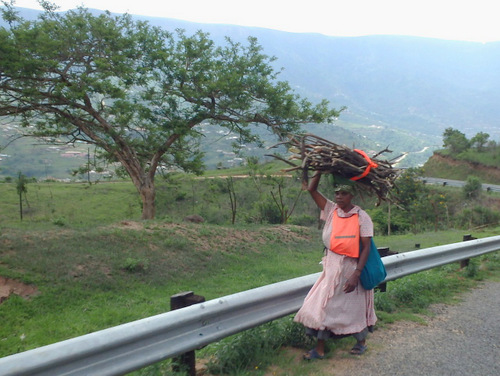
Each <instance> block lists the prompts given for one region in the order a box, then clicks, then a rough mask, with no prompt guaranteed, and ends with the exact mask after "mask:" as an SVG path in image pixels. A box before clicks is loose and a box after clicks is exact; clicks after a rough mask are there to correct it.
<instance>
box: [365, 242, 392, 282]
mask: <svg viewBox="0 0 500 376" xmlns="http://www.w3.org/2000/svg"><path fill="white" fill-rule="evenodd" d="M385 277H387V272H386V270H385V266H384V264H383V262H382V259H381V258H380V254H379V253H378V249H377V247H376V246H375V242H374V241H373V238H371V244H370V253H369V255H368V260H366V264H365V267H364V268H363V271H362V272H361V275H360V277H359V279H360V280H361V284H362V285H363V287H364V288H365V290H371V289H374V288H375V287H376V286H377V285H378V284H379V283H381V282H382V281H383V280H384V279H385Z"/></svg>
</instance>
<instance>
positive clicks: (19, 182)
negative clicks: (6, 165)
mask: <svg viewBox="0 0 500 376" xmlns="http://www.w3.org/2000/svg"><path fill="white" fill-rule="evenodd" d="M16 191H17V194H18V195H19V216H20V218H21V221H22V220H23V194H24V198H25V199H26V200H27V198H26V193H28V180H27V179H26V176H24V175H23V174H22V173H21V172H19V175H18V178H17V179H16Z"/></svg>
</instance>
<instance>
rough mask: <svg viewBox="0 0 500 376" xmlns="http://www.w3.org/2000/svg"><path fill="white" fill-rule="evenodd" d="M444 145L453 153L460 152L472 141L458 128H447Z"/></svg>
mask: <svg viewBox="0 0 500 376" xmlns="http://www.w3.org/2000/svg"><path fill="white" fill-rule="evenodd" d="M443 146H444V147H445V148H446V149H449V150H450V151H451V152H452V153H456V154H459V153H461V152H463V151H466V150H467V149H468V148H469V147H470V141H469V140H468V139H467V137H466V136H465V134H463V133H462V132H460V131H459V130H458V129H453V128H446V129H445V131H444V133H443Z"/></svg>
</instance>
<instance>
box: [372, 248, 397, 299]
mask: <svg viewBox="0 0 500 376" xmlns="http://www.w3.org/2000/svg"><path fill="white" fill-rule="evenodd" d="M377 251H378V253H379V255H380V257H385V256H390V255H396V254H397V252H392V251H391V250H390V249H389V247H378V248H377ZM377 288H378V289H379V290H380V291H381V292H386V291H387V282H384V283H381V284H380V285H378V286H377Z"/></svg>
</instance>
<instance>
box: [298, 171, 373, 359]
mask: <svg viewBox="0 0 500 376" xmlns="http://www.w3.org/2000/svg"><path fill="white" fill-rule="evenodd" d="M320 178H321V174H320V173H316V174H315V175H314V176H313V178H312V179H311V182H310V184H309V185H308V186H307V184H306V183H304V187H303V188H304V189H306V190H308V191H309V193H310V194H311V197H312V198H313V200H314V202H315V203H316V205H317V206H318V207H319V208H320V209H321V219H322V220H324V221H325V226H324V228H323V243H324V245H325V249H326V250H327V251H326V255H325V256H324V257H323V261H322V264H323V272H322V273H321V275H320V277H319V278H318V280H317V281H316V283H315V284H314V286H313V287H312V288H311V290H310V291H309V293H308V294H307V296H306V298H305V300H304V304H303V306H302V308H301V309H300V310H299V312H298V313H297V315H296V316H295V319H294V321H297V322H300V323H302V324H303V325H304V326H305V327H306V333H307V334H308V335H311V336H315V337H317V340H318V341H317V345H316V347H315V348H314V349H312V350H310V351H309V352H307V353H306V354H305V355H304V359H322V358H323V357H324V355H325V340H326V339H329V338H342V337H345V336H349V335H352V336H354V337H355V338H356V341H357V342H356V344H355V345H354V347H353V348H352V349H351V354H356V355H361V354H363V353H364V352H365V350H366V348H367V347H366V337H367V335H368V332H369V331H371V329H372V327H373V325H375V322H376V321H377V317H376V315H375V309H374V302H373V290H365V289H364V288H363V286H362V285H361V283H360V281H359V276H360V274H361V271H362V270H363V267H364V266H365V263H366V260H367V257H368V253H369V252H370V242H371V237H372V236H373V223H372V220H371V218H370V216H369V215H368V214H367V213H366V212H365V211H364V210H362V209H361V208H360V207H359V206H357V205H354V204H352V202H351V201H352V199H353V197H354V196H353V190H352V186H349V185H341V186H339V187H337V188H336V189H335V203H333V202H332V201H330V200H328V199H327V198H325V196H323V195H322V194H321V193H320V192H318V190H317V188H318V184H319V181H320Z"/></svg>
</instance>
